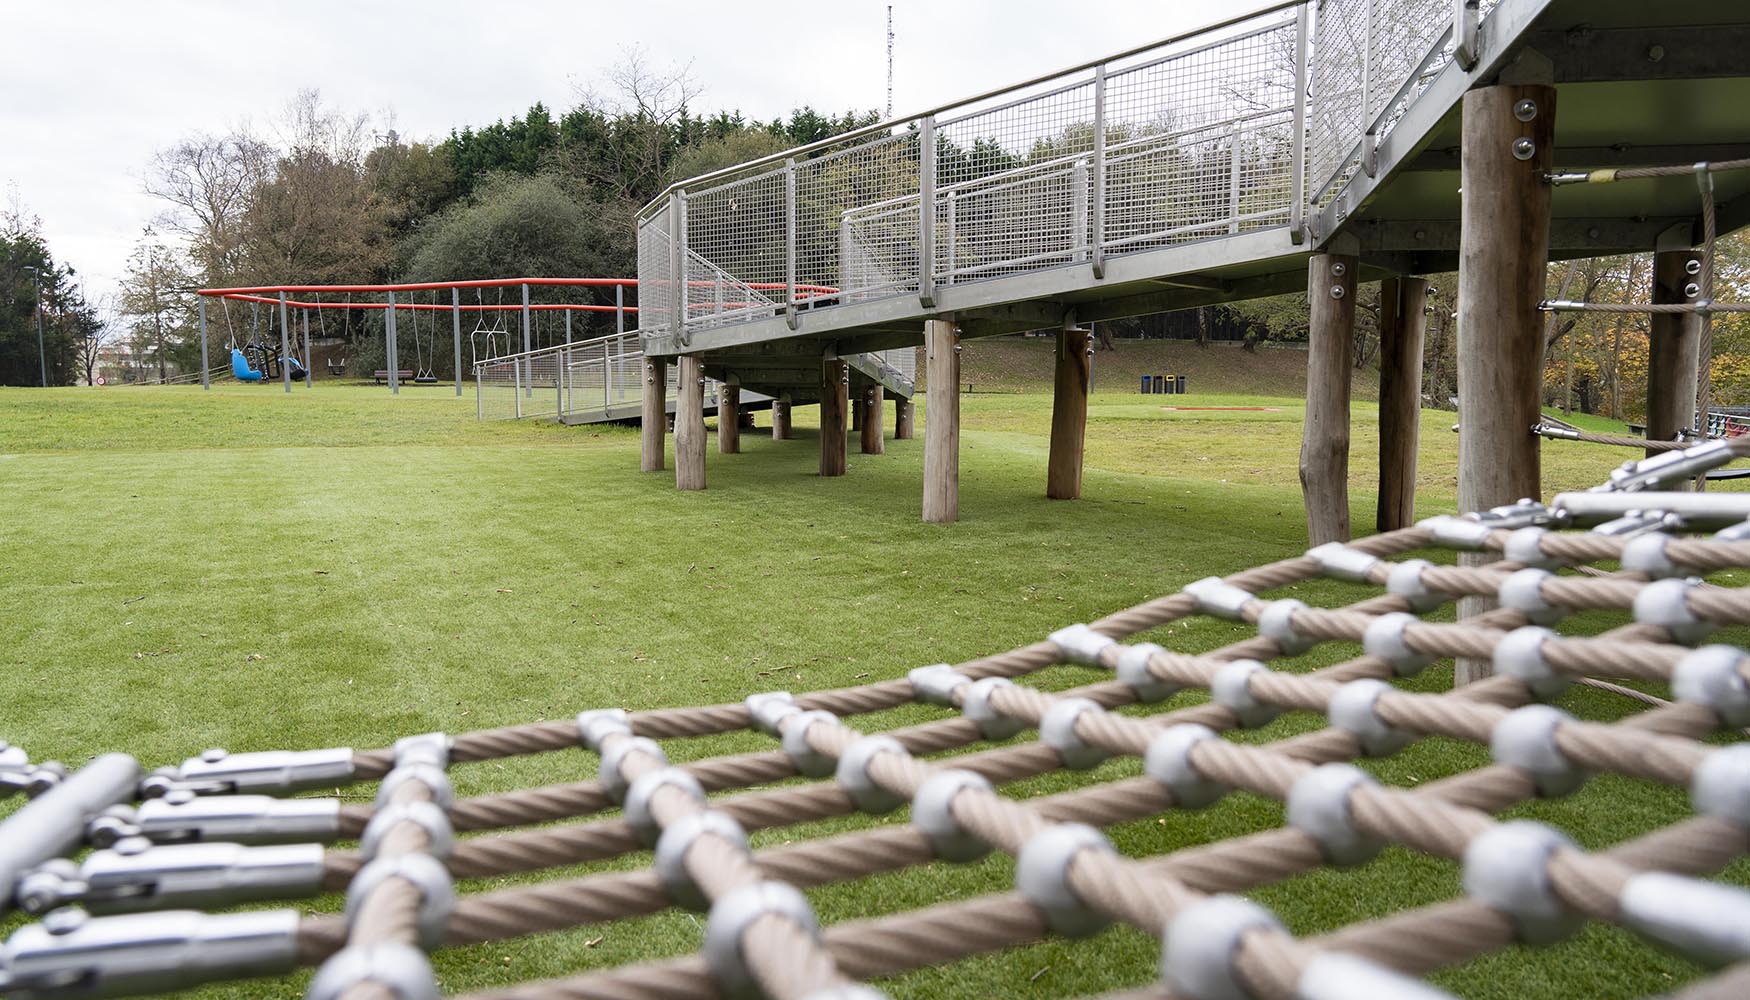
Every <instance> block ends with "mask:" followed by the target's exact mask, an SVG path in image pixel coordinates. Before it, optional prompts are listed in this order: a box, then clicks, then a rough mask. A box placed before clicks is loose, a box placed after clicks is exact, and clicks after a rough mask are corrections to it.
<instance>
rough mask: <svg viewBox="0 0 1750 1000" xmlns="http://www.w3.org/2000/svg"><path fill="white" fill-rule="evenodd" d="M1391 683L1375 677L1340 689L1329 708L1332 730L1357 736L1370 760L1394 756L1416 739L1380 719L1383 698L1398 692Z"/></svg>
mask: <svg viewBox="0 0 1750 1000" xmlns="http://www.w3.org/2000/svg"><path fill="white" fill-rule="evenodd" d="M1395 690H1396V689H1394V688H1393V687H1392V686H1391V685H1390V684H1387V683H1386V682H1385V681H1382V680H1377V679H1375V678H1372V677H1363V678H1361V679H1359V680H1353V681H1350V682H1349V683H1347V684H1345V685H1343V686H1342V687H1340V688H1338V689H1337V693H1336V694H1334V695H1332V696H1331V702H1330V705H1329V706H1328V707H1327V708H1326V709H1325V712H1326V716H1327V717H1328V718H1329V719H1330V722H1331V726H1332V728H1335V729H1341V730H1343V731H1344V732H1346V733H1349V734H1350V735H1352V736H1354V737H1355V739H1356V741H1357V742H1359V743H1360V744H1361V751H1362V752H1363V753H1365V754H1366V755H1367V756H1369V757H1390V756H1391V755H1392V754H1394V753H1397V752H1398V751H1399V750H1402V749H1403V748H1404V747H1406V746H1408V745H1409V744H1410V741H1411V740H1413V739H1415V734H1414V733H1411V732H1408V731H1406V730H1403V729H1399V728H1397V727H1396V726H1393V725H1392V724H1391V723H1389V722H1386V721H1385V720H1384V719H1382V718H1380V715H1379V697H1380V695H1382V694H1386V693H1388V692H1394V691H1395Z"/></svg>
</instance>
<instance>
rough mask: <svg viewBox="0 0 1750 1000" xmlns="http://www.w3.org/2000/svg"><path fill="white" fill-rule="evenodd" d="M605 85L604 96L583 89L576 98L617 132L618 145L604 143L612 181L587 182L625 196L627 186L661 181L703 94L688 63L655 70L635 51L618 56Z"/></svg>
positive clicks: (639, 49)
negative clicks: (678, 134) (686, 121)
mask: <svg viewBox="0 0 1750 1000" xmlns="http://www.w3.org/2000/svg"><path fill="white" fill-rule="evenodd" d="M606 84H607V87H608V90H607V92H606V93H603V92H602V91H599V90H594V89H587V88H586V89H582V90H581V91H580V92H579V94H578V98H579V100H580V101H581V102H582V104H583V106H584V107H585V108H587V109H589V110H590V111H593V112H595V113H596V114H599V115H601V116H602V117H603V118H604V119H609V120H614V121H615V124H616V126H617V128H616V133H617V134H616V140H617V141H615V142H610V143H607V144H606V150H605V151H606V153H607V154H608V156H609V158H610V161H611V166H612V168H613V174H614V176H611V177H592V178H590V179H591V180H595V181H598V182H602V183H606V184H608V185H611V186H613V187H615V188H618V189H619V190H620V191H621V193H622V194H629V193H631V192H630V190H629V185H630V183H631V182H634V181H636V180H639V179H642V180H646V181H648V180H649V179H651V178H656V177H662V176H663V175H664V173H665V170H666V168H667V166H668V161H669V159H670V154H671V153H672V152H673V150H672V145H673V142H674V139H675V133H676V131H677V126H678V124H679V122H680V121H681V120H682V119H683V118H684V117H685V116H686V113H687V109H688V108H689V107H691V106H692V103H693V101H695V100H697V99H698V97H699V95H700V94H701V93H702V90H701V88H700V87H699V85H698V84H697V83H696V82H695V81H694V80H693V76H692V64H691V63H685V64H680V65H671V66H669V67H668V68H667V69H661V70H659V69H657V68H656V67H654V66H653V65H651V62H650V57H649V55H648V54H646V53H645V51H644V49H643V48H642V47H640V46H636V45H634V46H627V47H625V48H622V49H621V50H620V61H619V62H617V63H615V64H614V65H613V66H611V67H609V68H608V71H607V74H606Z"/></svg>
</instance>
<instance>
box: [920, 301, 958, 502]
mask: <svg viewBox="0 0 1750 1000" xmlns="http://www.w3.org/2000/svg"><path fill="white" fill-rule="evenodd" d="M924 352H925V354H926V358H925V362H924V364H925V367H926V371H927V377H928V380H929V389H928V390H927V396H926V397H925V401H924V405H925V407H926V408H927V411H928V413H927V415H928V416H929V420H928V421H926V422H925V424H924V520H925V521H926V522H927V523H930V524H951V523H953V522H954V521H958V520H959V519H960V328H959V327H958V326H956V325H955V324H954V323H953V322H952V321H950V320H934V319H933V320H929V321H928V322H926V323H925V324H924Z"/></svg>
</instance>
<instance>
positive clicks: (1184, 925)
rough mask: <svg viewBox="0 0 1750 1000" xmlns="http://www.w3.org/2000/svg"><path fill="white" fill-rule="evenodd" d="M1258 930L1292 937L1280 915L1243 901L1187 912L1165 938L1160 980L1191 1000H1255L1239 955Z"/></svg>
mask: <svg viewBox="0 0 1750 1000" xmlns="http://www.w3.org/2000/svg"><path fill="white" fill-rule="evenodd" d="M1254 930H1272V931H1277V932H1279V933H1283V934H1286V933H1287V930H1286V929H1285V928H1284V927H1283V926H1282V922H1281V921H1279V920H1277V919H1276V916H1275V914H1273V913H1271V912H1270V911H1269V910H1266V909H1265V908H1263V907H1262V906H1259V905H1258V904H1257V903H1254V902H1252V901H1251V900H1249V899H1245V898H1243V897H1240V896H1211V897H1209V898H1208V899H1206V900H1204V901H1202V902H1200V903H1197V904H1196V905H1194V906H1188V907H1186V908H1185V909H1184V910H1182V911H1180V912H1179V914H1178V915H1177V916H1175V917H1174V918H1173V919H1172V920H1171V921H1170V922H1168V924H1167V928H1166V932H1165V933H1164V934H1162V935H1161V977H1162V978H1163V979H1165V980H1166V982H1167V985H1168V986H1170V987H1171V988H1172V989H1173V990H1174V991H1175V992H1177V993H1180V994H1182V995H1184V996H1187V997H1190V998H1191V1000H1253V995H1252V992H1251V990H1249V989H1247V988H1246V987H1245V985H1244V984H1243V982H1242V980H1241V979H1240V976H1239V973H1238V971H1237V970H1236V969H1235V968H1234V956H1235V955H1236V954H1237V953H1238V952H1239V949H1240V939H1241V938H1243V937H1244V936H1245V935H1246V934H1247V933H1248V932H1250V931H1254ZM1351 995H1353V994H1351Z"/></svg>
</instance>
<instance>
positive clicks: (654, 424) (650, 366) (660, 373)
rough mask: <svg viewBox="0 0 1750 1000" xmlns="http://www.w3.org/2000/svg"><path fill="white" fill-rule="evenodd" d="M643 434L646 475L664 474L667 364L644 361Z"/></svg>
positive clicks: (666, 425)
mask: <svg viewBox="0 0 1750 1000" xmlns="http://www.w3.org/2000/svg"><path fill="white" fill-rule="evenodd" d="M639 424H640V427H639V430H640V432H641V433H642V435H643V440H644V446H643V451H642V459H643V460H642V462H641V463H640V465H639V468H641V469H642V470H643V471H645V472H661V471H662V469H663V465H664V460H663V452H664V451H666V450H667V439H668V362H666V361H663V360H661V359H659V358H645V359H644V411H643V416H642V418H641V419H640V420H639Z"/></svg>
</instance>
